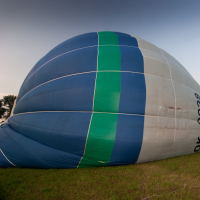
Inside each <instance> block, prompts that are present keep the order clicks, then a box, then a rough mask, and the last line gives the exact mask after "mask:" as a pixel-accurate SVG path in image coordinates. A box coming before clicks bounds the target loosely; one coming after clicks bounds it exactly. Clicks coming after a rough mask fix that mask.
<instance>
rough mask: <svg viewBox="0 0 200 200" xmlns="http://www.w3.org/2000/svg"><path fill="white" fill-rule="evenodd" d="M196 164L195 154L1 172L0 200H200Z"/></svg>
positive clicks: (198, 158) (199, 160) (199, 156)
mask: <svg viewBox="0 0 200 200" xmlns="http://www.w3.org/2000/svg"><path fill="white" fill-rule="evenodd" d="M199 163H200V154H199V153H196V154H192V155H187V156H181V157H178V158H171V159H167V160H161V161H157V162H151V163H144V164H136V165H127V166H118V167H101V168H82V169H48V170H46V169H20V168H7V169H2V168H0V200H4V199H6V200H7V199H29V200H32V199H34V200H35V199H37V200H40V199H41V200H44V199H54V200H57V199H59V200H60V199H92V200H93V199H102V200H105V199H120V200H121V199H144V198H146V199H147V197H151V198H150V199H199V198H200V167H199ZM153 195H154V196H153ZM155 195H160V196H155ZM152 196H153V197H152Z"/></svg>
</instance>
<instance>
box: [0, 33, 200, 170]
mask: <svg viewBox="0 0 200 200" xmlns="http://www.w3.org/2000/svg"><path fill="white" fill-rule="evenodd" d="M199 104H200V87H199V84H198V83H197V82H196V81H195V80H194V79H193V78H192V76H191V75H190V74H189V73H188V71H187V70H186V69H185V68H184V67H183V66H182V65H181V64H180V63H179V62H178V61H177V60H176V59H175V58H173V57H172V56H171V55H170V54H168V53H167V52H166V51H164V50H162V49H160V48H158V47H157V46H155V45H153V44H151V43H149V42H147V41H145V40H143V39H140V38H138V37H135V36H131V35H128V34H124V33H119V32H93V33H87V34H83V35H79V36H76V37H74V38H71V39H69V40H66V41H65V42H63V43H61V44H59V45H58V46H56V47H55V48H54V49H52V50H51V51H50V52H49V53H47V54H46V55H45V56H44V57H43V58H41V59H40V60H39V61H38V62H37V63H36V65H35V66H34V67H33V68H32V70H31V71H30V72H29V74H28V75H27V77H26V78H25V80H24V82H23V84H22V86H21V89H20V91H19V94H18V97H17V100H16V106H15V108H14V112H13V115H12V116H11V117H10V118H9V119H8V122H7V123H4V124H3V125H2V126H1V128H0V167H31V168H77V167H78V168H83V167H99V166H112V165H124V164H134V163H142V162H150V161H155V160H160V159H166V158H170V157H175V156H180V155H186V154H191V153H194V152H198V151H199V149H200V145H199V144H198V143H200V142H199V138H198V137H199V136H200V116H199V115H200V109H199Z"/></svg>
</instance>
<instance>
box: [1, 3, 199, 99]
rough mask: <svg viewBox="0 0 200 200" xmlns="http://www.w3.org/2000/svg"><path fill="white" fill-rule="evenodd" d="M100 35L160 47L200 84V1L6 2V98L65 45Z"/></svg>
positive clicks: (3, 68)
mask: <svg viewBox="0 0 200 200" xmlns="http://www.w3.org/2000/svg"><path fill="white" fill-rule="evenodd" d="M98 31H117V32H123V33H127V34H130V35H134V36H137V37H140V38H142V39H144V40H146V41H148V42H151V43H153V44H155V45H156V46H158V47H160V48H162V49H164V50H165V51H167V52H168V53H170V54H171V55H172V56H174V57H175V58H176V59H177V60H178V61H179V62H180V63H181V64H182V65H183V66H184V67H185V68H186V69H187V70H188V71H189V73H190V74H191V75H192V76H193V77H194V79H195V80H196V81H197V82H198V83H200V0H0V98H2V97H3V96H4V95H8V94H11V95H17V94H18V92H19V89H20V87H21V84H22V82H23V80H24V79H25V77H26V75H27V74H28V72H29V71H30V70H31V69H32V67H33V66H34V65H35V64H36V63H37V61H38V60H40V58H42V57H43V56H44V55H45V54H46V53H48V52H49V51H50V50H51V49H52V48H54V47H55V46H57V45H58V44H59V43H61V42H63V41H65V40H67V39H69V38H71V37H74V36H76V35H80V34H83V33H88V32H98Z"/></svg>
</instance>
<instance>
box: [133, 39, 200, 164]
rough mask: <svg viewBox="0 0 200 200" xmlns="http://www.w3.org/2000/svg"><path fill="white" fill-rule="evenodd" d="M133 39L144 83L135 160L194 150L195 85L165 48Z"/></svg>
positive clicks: (197, 133)
mask: <svg viewBox="0 0 200 200" xmlns="http://www.w3.org/2000/svg"><path fill="white" fill-rule="evenodd" d="M136 38H137V37H136ZM137 40H138V44H139V48H140V50H141V52H142V54H143V59H144V73H145V82H146V107H145V121H144V132H143V143H142V147H141V152H140V155H139V158H138V161H137V163H141V162H149V161H154V160H160V159H164V158H169V157H174V156H180V155H186V154H190V153H194V148H195V147H196V145H197V142H198V137H200V124H198V122H197V120H198V119H199V118H200V115H199V114H198V109H200V97H199V107H198V105H197V101H198V99H197V98H196V97H195V94H194V93H197V94H198V95H200V86H199V84H198V83H197V82H196V81H195V80H194V79H193V78H192V76H191V75H190V74H189V73H188V71H187V70H186V69H185V68H184V67H183V66H182V65H181V64H180V63H179V62H178V61H177V60H176V59H175V58H174V57H173V56H171V55H170V54H168V53H167V52H166V51H164V50H162V49H159V48H157V47H156V46H155V45H152V44H150V43H148V42H146V41H144V40H142V39H140V38H137ZM159 51H160V52H159ZM175 103H176V105H175Z"/></svg>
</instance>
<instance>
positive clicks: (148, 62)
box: [143, 57, 171, 79]
mask: <svg viewBox="0 0 200 200" xmlns="http://www.w3.org/2000/svg"><path fill="white" fill-rule="evenodd" d="M143 60H144V73H145V74H152V75H155V76H159V77H163V78H167V79H171V77H170V71H169V67H168V65H167V63H165V62H162V61H159V60H157V59H154V58H150V57H143Z"/></svg>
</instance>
